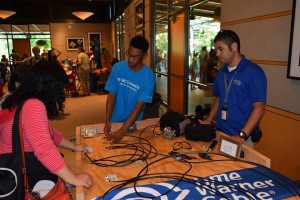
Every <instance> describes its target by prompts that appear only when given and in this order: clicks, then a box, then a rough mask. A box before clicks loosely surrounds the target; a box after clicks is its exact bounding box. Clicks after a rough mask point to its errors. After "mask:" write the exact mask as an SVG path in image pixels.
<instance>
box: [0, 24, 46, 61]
mask: <svg viewBox="0 0 300 200" xmlns="http://www.w3.org/2000/svg"><path fill="white" fill-rule="evenodd" d="M13 39H30V48H32V47H33V46H39V47H40V49H41V51H42V50H43V49H47V50H48V49H50V48H51V39H50V28H49V24H27V25H16V24H12V25H10V24H2V25H1V27H0V46H1V47H2V48H1V49H0V54H1V55H6V56H7V57H9V54H10V53H11V51H12V49H13V48H14V47H13Z"/></svg>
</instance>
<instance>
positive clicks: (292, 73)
mask: <svg viewBox="0 0 300 200" xmlns="http://www.w3.org/2000/svg"><path fill="white" fill-rule="evenodd" d="M299 35H300V2H299V1H297V0H294V1H293V16H292V26H291V35H290V50H289V63H288V70H287V78H290V79H298V80H300V37H299Z"/></svg>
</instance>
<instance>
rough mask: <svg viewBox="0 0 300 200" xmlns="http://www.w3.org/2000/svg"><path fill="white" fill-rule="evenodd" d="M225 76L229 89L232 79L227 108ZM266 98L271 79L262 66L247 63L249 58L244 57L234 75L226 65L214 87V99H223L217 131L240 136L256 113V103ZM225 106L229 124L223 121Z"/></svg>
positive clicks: (218, 115) (218, 111)
mask: <svg viewBox="0 0 300 200" xmlns="http://www.w3.org/2000/svg"><path fill="white" fill-rule="evenodd" d="M225 74H226V75H225ZM224 76H225V77H226V83H227V87H229V85H230V81H231V79H232V84H231V87H230V90H229V92H228V96H227V97H228V98H227V99H228V102H227V104H226V105H225V101H224V99H225V96H226V89H225V83H224ZM266 95H267V78H266V75H265V73H264V71H263V70H262V68H261V67H260V66H258V65H257V64H254V63H252V62H251V61H249V60H247V59H246V58H245V56H242V60H241V61H240V63H239V64H238V66H237V68H236V69H235V70H233V71H231V72H229V70H228V65H225V66H223V67H222V68H221V69H220V70H219V72H218V73H217V76H216V78H215V82H214V88H213V96H217V97H219V107H218V110H217V116H216V120H217V129H219V130H221V131H223V132H225V133H226V134H228V135H231V136H233V135H237V134H239V132H240V131H241V130H242V128H243V127H244V125H245V123H246V121H247V120H248V118H249V116H250V114H251V112H252V111H253V103H256V102H266V98H267V97H266ZM223 107H226V108H227V120H226V121H224V120H222V119H221V112H222V108H223Z"/></svg>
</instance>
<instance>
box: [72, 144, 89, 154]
mask: <svg viewBox="0 0 300 200" xmlns="http://www.w3.org/2000/svg"><path fill="white" fill-rule="evenodd" d="M87 147H88V146H87V145H86V144H78V145H75V146H74V149H73V151H81V152H84V153H88V152H89V151H88V149H87Z"/></svg>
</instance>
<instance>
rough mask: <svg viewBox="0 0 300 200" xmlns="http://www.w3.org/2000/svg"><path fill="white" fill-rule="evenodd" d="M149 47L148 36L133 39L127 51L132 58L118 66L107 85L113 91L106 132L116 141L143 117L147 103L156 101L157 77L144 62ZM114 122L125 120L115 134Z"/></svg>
mask: <svg viewBox="0 0 300 200" xmlns="http://www.w3.org/2000/svg"><path fill="white" fill-rule="evenodd" d="M148 48H149V43H148V41H147V40H146V39H145V38H144V37H141V36H135V37H134V38H132V39H131V41H130V44H129V48H128V49H127V51H126V54H127V57H128V60H124V61H121V62H118V63H116V64H115V65H114V67H113V68H112V71H111V73H110V75H109V79H108V81H107V83H106V85H105V90H107V91H109V94H108V96H107V101H106V121H105V127H104V133H105V135H106V136H107V137H108V138H109V139H110V140H112V142H113V143H118V142H120V141H121V139H122V138H123V136H124V135H125V133H126V132H127V131H128V129H129V128H130V126H131V125H132V124H134V122H135V121H136V120H141V119H142V117H143V110H144V108H145V105H146V103H151V102H152V97H153V92H154V85H155V76H154V74H153V71H152V70H151V68H150V67H148V66H146V65H145V64H144V63H143V60H144V58H145V57H146V56H147V51H148ZM111 122H123V126H122V127H121V128H120V129H119V130H117V131H115V132H113V133H112V132H111Z"/></svg>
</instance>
